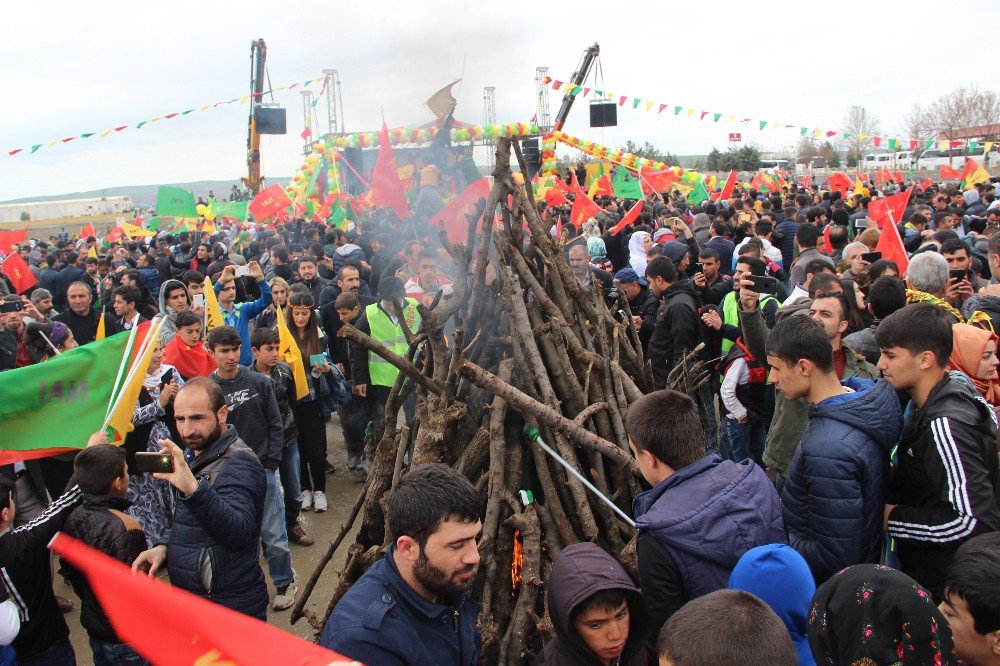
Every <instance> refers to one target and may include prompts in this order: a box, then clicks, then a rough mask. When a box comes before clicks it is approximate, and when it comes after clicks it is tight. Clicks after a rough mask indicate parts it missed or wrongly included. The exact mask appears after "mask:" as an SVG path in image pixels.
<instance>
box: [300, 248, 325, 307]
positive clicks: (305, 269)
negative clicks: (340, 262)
mask: <svg viewBox="0 0 1000 666" xmlns="http://www.w3.org/2000/svg"><path fill="white" fill-rule="evenodd" d="M295 270H296V271H297V273H298V278H297V279H295V280H292V284H304V285H305V286H306V288H307V289H309V293H310V294H312V297H313V303H320V302H321V298H320V297H321V296H322V295H323V289H324V288H325V287H326V286H327V285H328V284H330V281H329V280H327V279H325V278H323V277H320V276H319V274H318V273H317V272H316V259H315V258H314V257H313V256H312V255H308V254H307V255H303V256H302V257H299V260H298V262H296V268H295Z"/></svg>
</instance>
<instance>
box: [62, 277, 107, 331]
mask: <svg viewBox="0 0 1000 666" xmlns="http://www.w3.org/2000/svg"><path fill="white" fill-rule="evenodd" d="M66 300H67V301H68V303H69V307H68V308H67V309H66V310H64V311H63V312H61V313H59V314H57V315H56V316H55V317H53V318H52V319H53V320H55V321H61V322H63V323H64V324H66V325H67V326H69V330H71V331H72V332H73V339H74V340H76V343H77V344H78V345H85V344H87V343H88V342H93V341H94V338H95V337H97V325H98V324H99V323H100V321H101V313H100V312H98V311H97V310H95V309H94V308H93V302H94V296H93V293H92V292H91V291H90V288H89V287H88V286H87V285H86V284H84V283H83V282H74V283H73V284H71V285H69V287H68V288H67V290H66Z"/></svg>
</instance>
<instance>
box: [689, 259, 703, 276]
mask: <svg viewBox="0 0 1000 666" xmlns="http://www.w3.org/2000/svg"><path fill="white" fill-rule="evenodd" d="M691 265H692V266H694V273H695V274H697V273H704V272H705V269H704V267H702V265H701V262H700V261H697V262H695V263H693V264H691Z"/></svg>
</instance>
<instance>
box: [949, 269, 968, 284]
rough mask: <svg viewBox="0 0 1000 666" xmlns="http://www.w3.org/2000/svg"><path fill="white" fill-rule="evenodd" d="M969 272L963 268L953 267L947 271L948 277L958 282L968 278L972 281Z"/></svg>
mask: <svg viewBox="0 0 1000 666" xmlns="http://www.w3.org/2000/svg"><path fill="white" fill-rule="evenodd" d="M970 272H971V271H969V270H968V269H965V268H954V269H952V270H950V271H948V277H949V278H951V279H952V280H957V281H958V282H961V281H962V280H969V282H972V279H971V276H970V275H969V273H970Z"/></svg>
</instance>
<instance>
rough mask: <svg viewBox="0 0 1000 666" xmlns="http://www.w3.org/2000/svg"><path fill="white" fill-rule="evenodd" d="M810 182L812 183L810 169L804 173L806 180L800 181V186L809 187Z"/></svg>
mask: <svg viewBox="0 0 1000 666" xmlns="http://www.w3.org/2000/svg"><path fill="white" fill-rule="evenodd" d="M812 184H813V175H812V171H810V172H809V173H807V174H806V180H805V182H804V183H802V187H804V188H806V189H809V188H810V187H811V186H812Z"/></svg>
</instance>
